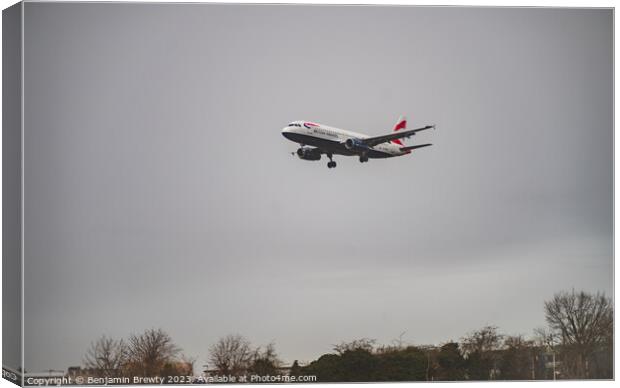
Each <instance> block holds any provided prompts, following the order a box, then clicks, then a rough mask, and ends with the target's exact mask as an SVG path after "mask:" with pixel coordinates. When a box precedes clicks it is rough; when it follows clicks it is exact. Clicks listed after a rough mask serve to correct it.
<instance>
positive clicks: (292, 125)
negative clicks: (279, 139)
mask: <svg viewBox="0 0 620 388" xmlns="http://www.w3.org/2000/svg"><path fill="white" fill-rule="evenodd" d="M288 126H289V127H301V124H298V123H290V124H289V125H288Z"/></svg>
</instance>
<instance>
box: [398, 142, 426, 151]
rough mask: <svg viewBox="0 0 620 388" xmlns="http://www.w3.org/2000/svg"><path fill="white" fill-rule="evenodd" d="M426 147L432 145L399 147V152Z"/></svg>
mask: <svg viewBox="0 0 620 388" xmlns="http://www.w3.org/2000/svg"><path fill="white" fill-rule="evenodd" d="M428 146H432V144H430V143H429V144H419V145H414V146H409V147H401V148H400V150H401V151H411V150H415V149H416V148H422V147H428Z"/></svg>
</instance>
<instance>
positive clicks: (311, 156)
mask: <svg viewBox="0 0 620 388" xmlns="http://www.w3.org/2000/svg"><path fill="white" fill-rule="evenodd" d="M297 156H299V159H303V160H321V151H319V150H318V148H310V147H301V148H299V149H298V150H297Z"/></svg>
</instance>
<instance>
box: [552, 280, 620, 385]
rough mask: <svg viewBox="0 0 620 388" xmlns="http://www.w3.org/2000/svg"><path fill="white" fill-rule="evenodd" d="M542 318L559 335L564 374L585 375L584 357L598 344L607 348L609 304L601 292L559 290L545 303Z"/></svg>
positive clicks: (610, 331)
mask: <svg viewBox="0 0 620 388" xmlns="http://www.w3.org/2000/svg"><path fill="white" fill-rule="evenodd" d="M545 318H546V320H547V323H548V324H549V327H550V328H551V329H552V330H553V331H554V332H555V333H557V335H558V337H559V338H560V341H561V344H562V348H563V352H564V356H563V365H564V366H565V370H564V371H563V372H564V373H565V374H567V377H574V378H589V377H590V372H589V367H588V359H589V358H590V357H591V356H592V355H593V354H594V353H595V352H596V351H597V350H598V349H600V348H601V346H604V347H608V348H609V349H611V346H610V344H611V343H612V342H613V340H612V336H613V307H612V303H611V300H610V299H609V298H607V297H605V294H602V293H596V294H595V295H592V294H589V293H586V292H584V291H580V292H575V291H574V290H573V291H571V292H565V291H564V292H560V293H558V294H556V295H554V297H553V299H551V300H550V301H547V302H545Z"/></svg>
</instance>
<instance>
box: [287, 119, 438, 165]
mask: <svg viewBox="0 0 620 388" xmlns="http://www.w3.org/2000/svg"><path fill="white" fill-rule="evenodd" d="M406 128H407V118H406V117H404V116H401V117H399V119H398V121H397V122H396V124H395V125H394V128H393V129H392V133H390V134H387V135H380V136H368V135H364V134H362V133H357V132H352V131H347V130H344V129H339V128H333V127H328V126H327V125H322V124H318V123H313V122H309V121H303V120H302V121H293V122H292V123H290V124H289V125H287V126H286V127H284V128H283V129H282V135H283V136H284V137H285V138H287V139H288V140H291V141H293V142H295V143H299V144H300V145H301V147H299V149H297V156H299V158H300V159H303V160H321V155H322V154H325V155H327V157H328V158H329V162H328V163H327V167H328V168H335V167H336V162H335V161H334V160H333V156H334V155H336V154H337V155H345V156H355V155H357V156H359V160H360V162H361V163H365V162H368V159H382V158H392V157H395V156H403V155H407V154H410V153H411V151H413V150H415V149H418V148H422V147H428V146H430V145H432V144H419V145H412V146H408V147H406V146H405V145H404V144H403V142H402V141H401V139H403V138H409V137H411V136H413V135H415V134H416V133H418V132H420V131H424V130H427V129H431V128H435V125H434V124H433V125H427V126H425V127H422V128H417V129H409V130H407V129H406ZM401 129H402V131H401ZM292 154H293V155H295V152H292Z"/></svg>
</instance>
